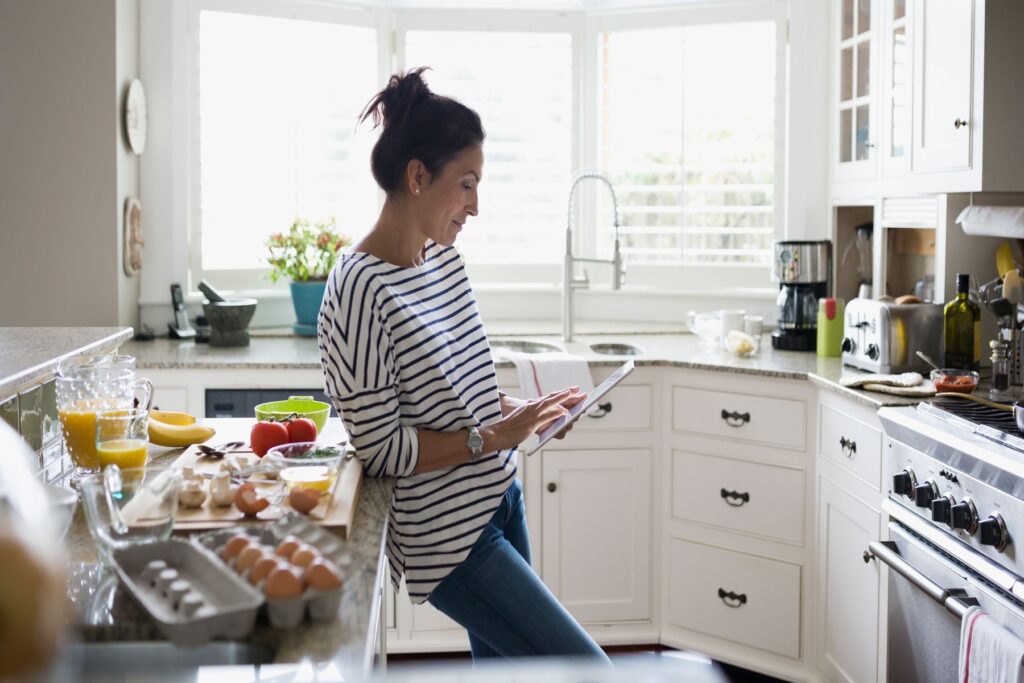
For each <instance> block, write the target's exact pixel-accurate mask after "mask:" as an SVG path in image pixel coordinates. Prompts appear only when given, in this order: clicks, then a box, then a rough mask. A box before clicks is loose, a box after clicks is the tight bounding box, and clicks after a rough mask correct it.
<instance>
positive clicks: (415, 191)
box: [412, 187, 420, 197]
mask: <svg viewBox="0 0 1024 683" xmlns="http://www.w3.org/2000/svg"><path fill="white" fill-rule="evenodd" d="M412 193H413V194H414V195H416V196H417V197H419V196H420V188H418V187H417V188H416V189H415V190H413V191H412Z"/></svg>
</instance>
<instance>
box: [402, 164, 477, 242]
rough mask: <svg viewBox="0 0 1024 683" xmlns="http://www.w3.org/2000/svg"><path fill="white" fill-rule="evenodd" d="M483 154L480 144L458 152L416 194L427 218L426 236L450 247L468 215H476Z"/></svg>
mask: <svg viewBox="0 0 1024 683" xmlns="http://www.w3.org/2000/svg"><path fill="white" fill-rule="evenodd" d="M483 165H484V153H483V149H482V148H481V147H480V145H473V146H472V147H467V148H466V149H464V150H462V151H461V152H459V155H458V156H456V157H455V158H454V159H452V160H451V161H449V162H448V163H447V164H445V165H444V167H443V168H442V169H441V172H440V173H439V174H437V175H436V176H434V177H433V178H432V179H431V180H430V182H428V183H425V184H423V185H422V186H421V187H420V194H419V195H417V196H416V197H415V199H416V200H417V208H418V209H419V212H420V215H421V216H423V217H424V219H425V220H424V223H425V225H424V232H425V233H426V236H427V237H429V238H430V239H432V240H434V241H435V242H437V243H438V244H440V245H442V246H445V247H450V246H451V245H452V244H454V243H455V238H456V237H458V235H459V233H460V232H461V231H462V226H463V224H464V223H465V222H466V218H467V217H468V216H475V215H477V186H478V185H479V184H480V178H481V177H482V176H483Z"/></svg>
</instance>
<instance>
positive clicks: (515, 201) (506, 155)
mask: <svg viewBox="0 0 1024 683" xmlns="http://www.w3.org/2000/svg"><path fill="white" fill-rule="evenodd" d="M467 55H468V56H471V58H467ZM405 63H406V65H407V68H412V67H415V66H421V65H430V66H431V69H432V70H431V71H428V72H426V74H425V77H426V79H427V81H428V82H429V84H430V87H431V89H432V90H434V91H435V92H439V93H443V94H446V95H451V96H452V97H455V98H457V99H459V100H460V101H462V102H463V103H465V104H466V105H468V106H469V107H472V108H473V109H475V110H476V111H477V113H479V114H480V117H481V119H482V120H483V124H484V130H485V132H486V135H487V139H486V141H485V143H484V180H483V182H482V183H481V184H480V215H479V216H478V217H476V218H474V219H470V222H469V224H468V225H467V229H466V230H465V231H464V232H463V233H462V235H461V236H460V237H459V249H460V250H461V251H462V253H463V255H464V256H465V258H466V260H467V262H469V263H470V264H472V265H474V266H476V265H479V264H499V263H509V262H514V263H520V264H536V263H544V262H548V263H557V262H560V261H561V256H562V244H563V243H564V230H565V220H566V216H565V199H566V195H567V192H568V188H569V178H570V174H571V173H572V135H573V121H572V113H573V107H572V104H573V102H572V93H573V87H572V38H571V36H570V35H569V34H566V33H522V32H497V31H472V30H466V31H423V30H410V31H408V32H406V33H405ZM538 74H543V77H538ZM474 275H476V273H474Z"/></svg>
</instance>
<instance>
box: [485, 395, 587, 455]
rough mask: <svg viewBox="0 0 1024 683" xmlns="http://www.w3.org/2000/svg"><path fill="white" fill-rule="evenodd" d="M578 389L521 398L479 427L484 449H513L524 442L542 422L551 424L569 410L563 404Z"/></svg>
mask: <svg viewBox="0 0 1024 683" xmlns="http://www.w3.org/2000/svg"><path fill="white" fill-rule="evenodd" d="M578 392H579V388H578V387H572V388H569V389H563V390H562V391H557V392H555V393H553V394H548V395H547V396H542V397H541V398H537V399H533V400H530V401H524V402H523V403H522V404H521V405H519V406H517V407H516V408H515V409H513V410H512V412H510V413H509V414H507V415H505V416H504V417H502V418H501V420H499V421H498V422H494V423H491V424H489V425H487V426H486V427H482V428H481V429H480V435H481V436H483V437H484V451H485V452H489V451H498V450H504V449H506V448H514V447H515V446H518V445H519V444H521V443H522V442H523V441H526V439H528V438H529V437H530V436H531V435H533V434H535V433H536V432H537V431H538V430H539V429H541V428H542V427H543V426H544V425H548V424H551V423H552V422H554V421H555V420H557V419H558V418H560V417H562V416H563V415H565V414H566V413H568V412H569V411H568V410H567V409H566V408H565V406H564V405H563V403H564V402H565V401H566V400H570V399H572V398H574V397H575V396H576V395H578ZM570 405H575V404H570Z"/></svg>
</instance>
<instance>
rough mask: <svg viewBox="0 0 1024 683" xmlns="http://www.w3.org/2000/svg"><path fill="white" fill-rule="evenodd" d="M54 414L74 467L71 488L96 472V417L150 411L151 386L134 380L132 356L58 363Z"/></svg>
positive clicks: (98, 357)
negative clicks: (137, 410) (123, 412)
mask: <svg viewBox="0 0 1024 683" xmlns="http://www.w3.org/2000/svg"><path fill="white" fill-rule="evenodd" d="M56 389H57V411H58V415H59V416H60V425H61V430H62V431H63V433H64V443H65V445H66V446H67V450H68V455H70V456H71V461H72V462H73V463H74V465H75V470H74V473H73V475H72V478H71V485H72V487H74V488H78V485H79V483H80V482H81V480H82V479H83V478H84V477H86V476H89V475H92V474H95V473H96V472H97V471H98V468H99V456H98V455H97V452H96V415H97V413H103V412H109V411H118V410H124V411H129V410H131V409H133V408H135V407H136V405H138V406H139V407H142V408H144V409H146V410H148V409H149V407H150V404H151V403H152V399H153V384H152V382H150V381H149V380H148V379H145V378H141V379H137V378H136V377H135V359H134V358H133V357H132V356H82V357H76V358H69V359H66V360H65V361H63V362H61V364H60V366H59V367H58V370H57V378H56Z"/></svg>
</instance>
